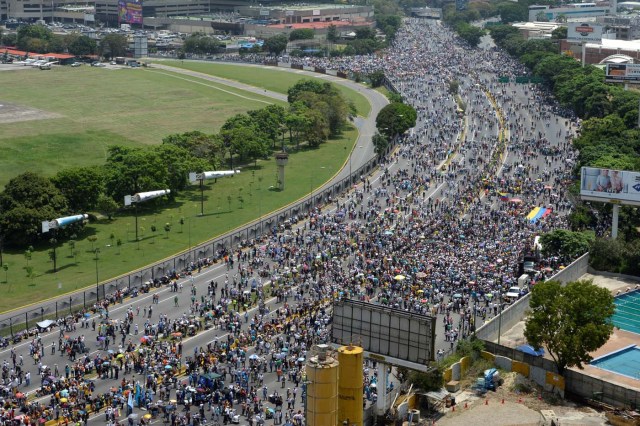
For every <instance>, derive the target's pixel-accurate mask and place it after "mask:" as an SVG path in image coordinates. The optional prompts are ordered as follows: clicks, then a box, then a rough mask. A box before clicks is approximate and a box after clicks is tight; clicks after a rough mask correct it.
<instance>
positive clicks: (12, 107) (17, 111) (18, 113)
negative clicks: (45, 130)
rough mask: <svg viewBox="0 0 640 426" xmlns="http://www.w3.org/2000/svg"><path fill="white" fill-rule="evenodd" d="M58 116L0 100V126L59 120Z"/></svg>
mask: <svg viewBox="0 0 640 426" xmlns="http://www.w3.org/2000/svg"><path fill="white" fill-rule="evenodd" d="M60 117H62V116H61V115H60V114H57V113H55V112H48V111H43V110H41V109H37V108H31V107H27V106H24V105H18V104H14V103H10V102H3V101H2V100H0V124H7V123H16V122H19V121H31V120H46V119H50V118H60Z"/></svg>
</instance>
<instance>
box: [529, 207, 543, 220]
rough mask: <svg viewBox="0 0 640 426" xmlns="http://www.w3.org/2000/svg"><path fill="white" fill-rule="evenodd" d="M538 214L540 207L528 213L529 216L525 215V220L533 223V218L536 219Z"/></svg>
mask: <svg viewBox="0 0 640 426" xmlns="http://www.w3.org/2000/svg"><path fill="white" fill-rule="evenodd" d="M539 212H540V207H536V208H534V209H533V210H531V211H530V212H529V214H528V215H527V220H530V221H531V222H535V220H534V218H535V217H536V215H537V214H538V213H539Z"/></svg>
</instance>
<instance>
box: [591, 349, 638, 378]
mask: <svg viewBox="0 0 640 426" xmlns="http://www.w3.org/2000/svg"><path fill="white" fill-rule="evenodd" d="M591 365H593V366H594V367H598V368H602V369H603V370H607V371H613V372H614V373H618V374H622V375H623V376H627V377H631V378H632V379H636V380H640V348H639V347H637V346H636V345H631V346H627V347H626V348H622V349H620V350H618V351H615V352H611V353H610V354H607V355H605V356H601V357H600V358H596V359H594V360H593V361H591Z"/></svg>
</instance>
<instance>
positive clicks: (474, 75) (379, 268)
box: [0, 19, 577, 425]
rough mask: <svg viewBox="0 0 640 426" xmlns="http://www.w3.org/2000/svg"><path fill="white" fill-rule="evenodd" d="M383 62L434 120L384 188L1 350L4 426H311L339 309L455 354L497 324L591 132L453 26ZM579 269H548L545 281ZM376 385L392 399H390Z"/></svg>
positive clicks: (421, 25) (362, 185)
mask: <svg viewBox="0 0 640 426" xmlns="http://www.w3.org/2000/svg"><path fill="white" fill-rule="evenodd" d="M363 60H364V59H361V58H355V59H354V60H353V63H352V64H349V63H348V61H346V60H344V59H341V60H340V62H339V64H338V65H339V66H340V67H352V68H353V69H355V67H361V66H363V65H362V61H363ZM327 61H330V60H327ZM380 61H381V65H382V66H383V68H384V71H385V75H386V76H387V78H388V79H389V80H390V81H391V83H392V84H393V85H394V86H395V87H396V88H397V90H399V92H400V93H401V94H402V96H403V98H404V99H405V101H406V102H407V103H409V104H411V105H413V106H414V107H415V108H416V110H417V111H418V121H417V124H416V126H415V128H413V129H411V130H410V131H409V132H407V134H405V135H399V136H398V141H397V144H396V148H395V150H394V151H393V153H392V154H391V155H390V156H389V157H388V158H387V159H385V161H384V162H383V164H382V166H381V167H380V168H379V169H378V170H377V171H376V172H375V173H374V174H373V175H371V176H361V177H359V179H358V183H357V185H355V186H354V188H353V189H352V190H351V191H350V192H349V193H347V194H345V195H344V196H342V197H340V198H338V199H332V200H326V203H325V205H324V206H323V208H322V209H314V210H313V211H312V212H309V214H308V215H307V217H306V218H305V220H303V221H300V222H298V223H296V224H289V225H286V226H285V224H281V225H280V226H279V227H277V228H274V229H273V230H272V232H271V233H270V234H269V235H267V236H265V237H264V238H263V239H261V240H256V241H254V242H253V243H252V244H251V246H250V247H247V248H244V249H240V248H229V249H228V251H226V252H224V253H220V255H221V256H222V258H221V260H220V261H218V262H217V263H213V262H212V259H200V260H199V261H198V262H197V263H195V264H192V265H190V268H189V271H172V272H171V273H170V274H168V276H167V277H166V279H165V280H164V281H165V283H160V282H159V283H158V284H159V286H158V287H156V286H155V285H150V286H149V287H148V288H146V289H144V291H148V292H144V291H143V289H138V290H137V293H138V294H137V296H136V297H133V298H132V297H130V296H131V294H128V295H127V297H124V295H112V296H111V298H110V299H111V300H105V301H103V302H102V303H100V304H99V305H97V306H95V309H94V310H92V311H87V312H82V313H79V314H78V315H76V316H75V317H73V318H69V319H67V320H66V321H64V322H61V323H60V324H54V325H51V326H50V327H49V330H48V331H43V332H42V333H41V334H40V335H39V336H34V337H33V339H30V340H26V341H24V342H21V343H19V344H17V345H11V346H9V347H7V348H5V349H3V350H1V351H0V359H2V360H3V374H2V379H3V385H4V387H3V397H4V398H5V402H6V403H5V405H4V408H2V409H0V418H2V421H3V424H14V423H15V424H26V423H34V424H37V423H39V422H40V419H45V420H46V419H51V418H59V419H62V418H65V417H66V418H68V419H80V421H85V422H87V423H90V424H114V423H115V422H116V421H117V422H119V423H120V424H138V423H155V422H158V423H160V422H162V421H163V420H164V419H167V420H168V421H169V422H170V423H171V424H185V425H186V424H200V423H201V422H202V419H204V418H206V419H207V421H208V422H209V423H211V422H212V421H213V422H219V423H220V424H232V423H234V422H236V423H237V424H252V425H259V424H283V425H301V424H304V408H303V407H304V402H303V401H304V371H303V368H302V366H303V364H304V362H305V359H306V357H307V351H309V350H310V348H311V347H312V346H313V345H315V344H318V343H326V342H329V341H330V318H331V302H332V300H335V299H336V298H345V297H346V298H354V299H357V300H362V301H366V302H369V303H376V304H382V305H386V306H390V307H395V308H398V309H403V310H406V311H411V312H417V313H423V314H432V315H437V316H438V326H437V344H436V349H437V356H438V357H441V356H442V355H443V354H444V353H446V352H447V351H450V350H451V349H452V348H453V347H454V345H455V342H456V341H457V340H458V339H460V338H462V337H464V336H467V335H469V334H470V333H472V332H473V330H474V328H475V327H478V326H480V325H481V324H482V323H483V322H484V321H486V320H489V319H490V318H491V317H493V316H495V315H496V314H497V312H498V310H499V309H500V305H502V304H506V303H507V301H504V300H502V294H503V293H504V292H505V290H506V289H508V288H509V287H511V286H512V285H514V284H516V283H517V278H518V275H517V270H518V268H517V265H518V263H519V262H521V260H522V257H523V255H524V254H525V253H527V252H529V251H531V250H533V249H534V244H533V241H534V237H535V236H536V235H539V233H541V232H546V231H549V230H552V229H556V228H564V227H566V214H567V213H568V212H569V211H570V209H571V204H570V202H569V200H568V199H567V198H566V188H565V184H566V182H567V180H568V179H569V178H570V176H571V167H572V164H573V162H572V158H574V157H575V153H574V152H573V151H572V148H571V143H570V142H571V138H572V136H573V134H574V132H575V130H576V125H577V123H575V122H574V120H573V118H572V117H571V116H569V115H567V114H566V112H565V111H561V110H559V109H558V108H557V107H555V106H554V105H553V104H551V103H548V102H547V97H546V95H545V94H544V93H543V92H541V91H540V90H539V89H538V88H536V87H535V86H532V85H516V84H513V83H511V84H502V83H499V82H498V77H499V76H500V75H519V74H521V73H522V72H523V69H522V68H521V66H519V65H518V64H516V63H514V62H513V60H512V59H511V58H509V57H508V56H507V55H506V54H505V53H503V52H500V51H498V50H496V49H495V48H494V47H492V46H491V45H490V44H489V43H485V44H483V46H482V47H481V48H479V49H471V48H469V47H467V46H465V45H464V43H463V42H462V41H460V40H459V39H458V38H457V37H456V36H455V35H454V34H453V33H452V32H451V31H450V30H449V29H447V28H446V27H444V26H443V25H441V23H439V22H436V21H427V20H417V19H412V20H407V21H406V22H405V25H404V26H403V27H402V28H401V30H400V31H399V32H398V34H397V36H396V39H395V41H394V42H393V45H392V46H391V47H390V48H388V49H387V50H386V51H385V52H384V54H383V55H382V57H381V59H380ZM326 67H327V68H331V62H327V64H326ZM454 80H455V81H456V82H457V83H458V84H459V89H458V90H457V95H458V96H456V93H454V91H453V90H452V85H451V84H450V83H451V82H452V81H454ZM556 113H561V114H565V115H567V116H566V117H565V116H559V115H557V114H556ZM542 209H544V211H543V213H540V211H542ZM533 212H535V214H533V215H532V214H531V213H533ZM561 266H562V265H560V264H559V263H558V261H557V259H553V258H550V259H545V258H541V259H539V261H538V263H537V264H536V271H537V274H533V275H534V276H533V277H532V279H537V280H539V279H543V278H545V277H548V276H550V275H552V274H553V273H554V272H555V271H557V270H558V268H560V267H561ZM365 375H366V377H365V378H364V382H365V392H366V395H367V398H366V401H367V403H368V404H370V403H375V401H376V398H377V393H378V392H382V391H384V392H387V391H389V389H386V390H378V389H377V386H376V373H375V369H374V368H371V369H368V368H367V369H366V370H365ZM130 396H131V397H130ZM10 401H11V402H13V406H12V405H11V404H9V402H10ZM185 402H186V403H185ZM21 407H24V408H23V409H21ZM116 414H117V416H116ZM27 417H28V420H27ZM12 422H13V423H12ZM70 422H71V420H70Z"/></svg>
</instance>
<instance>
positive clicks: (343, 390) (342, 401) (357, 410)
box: [338, 346, 364, 426]
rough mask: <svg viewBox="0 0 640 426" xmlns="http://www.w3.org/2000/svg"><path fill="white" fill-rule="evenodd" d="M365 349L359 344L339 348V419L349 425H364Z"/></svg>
mask: <svg viewBox="0 0 640 426" xmlns="http://www.w3.org/2000/svg"><path fill="white" fill-rule="evenodd" d="M362 357H363V350H362V348H360V347H358V346H342V347H341V348H340V349H338V363H339V364H340V367H339V368H338V371H339V379H338V420H339V421H340V423H339V424H343V422H345V421H346V422H347V423H346V424H348V425H349V426H362V422H363V407H362V399H363V397H362V391H363V389H362V387H363V377H364V375H363V367H362Z"/></svg>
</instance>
